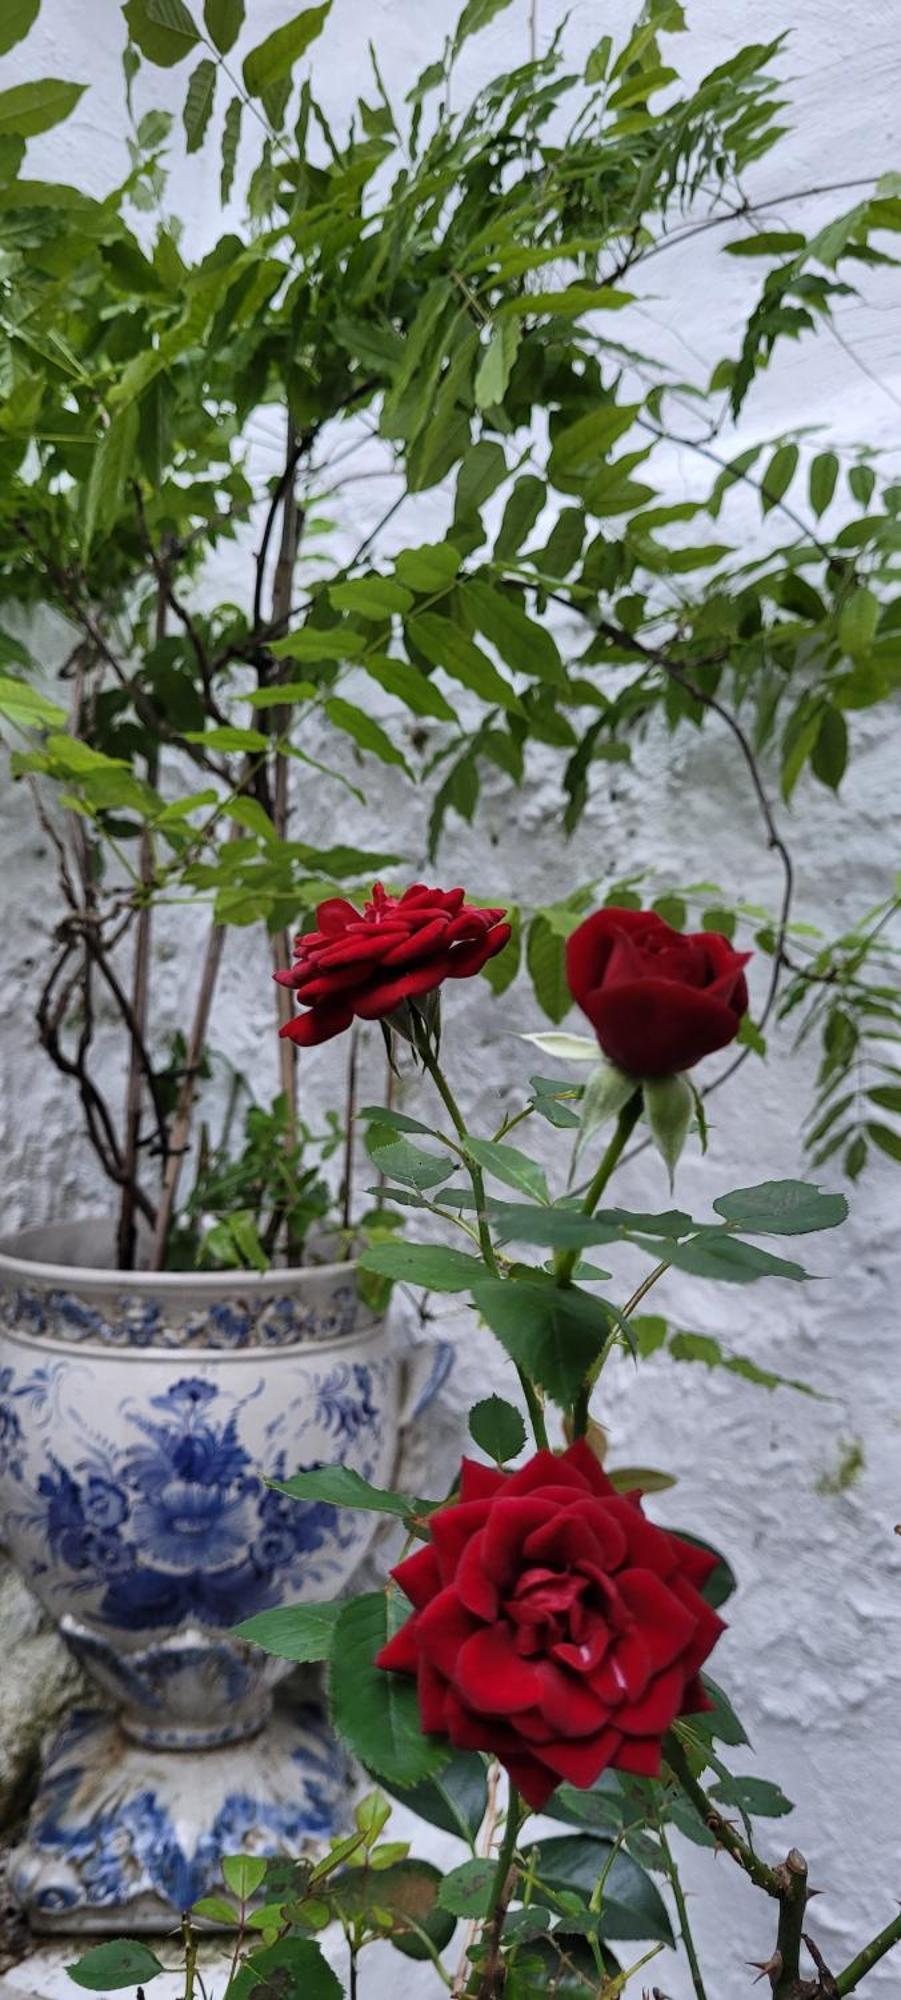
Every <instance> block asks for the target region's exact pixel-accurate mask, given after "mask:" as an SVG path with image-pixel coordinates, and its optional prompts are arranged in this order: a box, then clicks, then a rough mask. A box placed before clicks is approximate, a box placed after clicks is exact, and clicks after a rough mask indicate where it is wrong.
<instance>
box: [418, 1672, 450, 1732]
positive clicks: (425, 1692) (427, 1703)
mask: <svg viewBox="0 0 901 2000" xmlns="http://www.w3.org/2000/svg"><path fill="white" fill-rule="evenodd" d="M416 1699H417V1701H418V1703H419V1719H420V1722H421V1723H422V1726H423V1729H424V1730H425V1732H426V1735H427V1736H432V1735H444V1733H445V1730H446V1727H447V1724H446V1714H447V1681H446V1680H445V1678H444V1675H443V1674H439V1673H438V1672H436V1669H435V1668H434V1667H433V1666H431V1665H430V1663H429V1661H428V1660H420V1662H419V1671H418V1673H417V1675H416Z"/></svg>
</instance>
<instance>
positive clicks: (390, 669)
mask: <svg viewBox="0 0 901 2000" xmlns="http://www.w3.org/2000/svg"><path fill="white" fill-rule="evenodd" d="M360 666H361V667H362V669H363V672H364V673H366V674H368V675H369V677H370V679H371V680H374V681H376V682H377V684H378V686H379V687H380V688H383V689H384V691H385V693H386V694H390V695H393V696H394V698H395V700H396V701H402V702H403V703H404V705H405V707H406V708H409V709H410V710H411V711H412V713H413V714H414V715H432V716H434V717H435V719H436V721H438V722H456V719H457V717H456V713H455V711H454V709H452V708H451V705H450V702H449V701H445V699H444V696H443V694H442V692H441V689H440V688H437V687H436V686H435V684H434V681H430V680H429V678H428V675H427V674H424V673H421V672H420V670H419V668H418V667H414V666H413V665H412V664H411V663H410V661H408V660H392V659H389V658H388V656H387V654H384V653H379V654H372V653H370V654H369V655H368V656H367V658H366V659H363V660H361V661H360ZM492 962H493V961H492Z"/></svg>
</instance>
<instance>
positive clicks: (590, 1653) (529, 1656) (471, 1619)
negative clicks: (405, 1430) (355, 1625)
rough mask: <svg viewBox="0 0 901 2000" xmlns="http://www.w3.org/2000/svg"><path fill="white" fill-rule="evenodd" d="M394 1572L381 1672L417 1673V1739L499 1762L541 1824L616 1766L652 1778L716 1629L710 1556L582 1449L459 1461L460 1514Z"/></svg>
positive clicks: (693, 1698) (704, 1704) (695, 1700)
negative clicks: (707, 1584) (509, 1464)
mask: <svg viewBox="0 0 901 2000" xmlns="http://www.w3.org/2000/svg"><path fill="white" fill-rule="evenodd" d="M429 1532H430V1535H431V1541H430V1542H429V1544H428V1545H427V1546H426V1547H425V1548H422V1549H420V1550H418V1551H417V1553H416V1554H415V1555H412V1556H408V1557H407V1559H406V1561H405V1562H402V1563H400V1564H399V1565H398V1567H397V1569H395V1570H394V1571H393V1575H394V1576H395V1577H396V1578H397V1581H398V1583H399V1584H400V1586H401V1589H402V1590H403V1591H404V1592H405V1594H406V1596H407V1597H408V1598H409V1599H410V1602H411V1603H412V1604H413V1605H415V1607H416V1608H415V1610H414V1612H413V1616H412V1617H411V1618H408V1619H407V1622H406V1624H405V1625H402V1626H401V1628H400V1630H399V1631H398V1632H396V1633H395V1635H394V1637H393V1639H390V1640H389V1641H388V1644H387V1646H384V1647H383V1648H382V1650H381V1652H380V1653H379V1656H378V1661H377V1664H378V1665H379V1666H380V1667H392V1668H394V1669H395V1670H396V1671H397V1672H398V1673H406V1674H415V1676H416V1686H417V1694H418V1698H419V1712H420V1716H421V1718H422V1726H423V1729H425V1730H427V1731H430V1732H432V1733H433V1734H435V1735H438V1736H446V1737H449V1739H450V1741H451V1743H453V1744H454V1745H455V1746H456V1748H457V1749H460V1750H488V1751H491V1752H492V1753H493V1754H494V1755H495V1756H496V1757H499V1758H500V1760H501V1763H502V1764H504V1765H505V1766H506V1768H507V1770H508V1772H509V1774H510V1777H511V1779H512V1782H513V1783H514V1784H515V1785H517V1786H518V1787H519V1790H520V1791H521V1792H522V1794H523V1796H524V1798H526V1799H527V1800H528V1803H529V1805H530V1806H533V1807H534V1808H535V1810H536V1811H540V1809H541V1807H542V1806H543V1805H544V1804H545V1803H546V1801H547V1799H548V1798H549V1797H550V1795H551V1793H552V1791H553V1790H554V1788H555V1786H557V1785H559V1784H561V1783H562V1782H564V1781H565V1782H566V1783H568V1784H572V1785H581V1786H587V1785H593V1784H594V1782H595V1779H596V1778H598V1777H599V1776H600V1774H601V1772H602V1771H604V1770H606V1768H607V1765H608V1764H612V1765H615V1766H616V1768H617V1769H618V1770H620V1771H635V1772H639V1773H640V1774H641V1775H642V1776H645V1777H653V1776H655V1774H656V1772H657V1771H658V1769H659V1766H660V1742H661V1738H662V1736H663V1734H664V1732H665V1731H666V1730H667V1729H668V1728H669V1726H670V1724H671V1722H673V1721H674V1720H675V1717H676V1716H677V1715H689V1714H692V1713H693V1712H696V1711H697V1710H699V1709H704V1708H708V1707H709V1705H710V1704H709V1702H708V1701H707V1698H706V1696H705V1694H704V1691H703V1689H702V1687H701V1684H700V1682H699V1680H698V1679H697V1675H698V1670H699V1668H700V1667H701V1665H702V1663H703V1661H704V1660H706V1658H707V1655H708V1653H709V1652H710V1651H711V1650H712V1648H713V1646H715V1644H716V1641H717V1639H718V1638H719V1635H720V1633H721V1632H722V1631H723V1630H724V1627H723V1622H722V1619H720V1618H718V1617H717V1616H716V1613H715V1612H714V1611H711V1609H710V1606H709V1605H708V1604H706V1603H705V1601H704V1599H703V1597H701V1596H700V1594H699V1589H698V1586H699V1585H701V1584H703V1583H704V1581H705V1579H706V1578H707V1577H708V1576H709V1574H710V1572H711V1570H712V1569H713V1568H714V1567H715V1563H716V1557H715V1556H711V1555H709V1554H707V1553H705V1552H704V1551H703V1550H701V1549H698V1548H695V1547H694V1546H693V1545H691V1544H690V1543H688V1542H683V1541H680V1539H679V1537H678V1535H671V1534H668V1533H667V1532H666V1531H665V1530H664V1529H662V1528H655V1527H652V1525H651V1523H650V1522H649V1521H646V1520H645V1518H644V1515H643V1513H642V1511H641V1502H640V1498H639V1496H638V1495H637V1494H629V1495H624V1494H620V1493H617V1492H616V1490H615V1489H614V1487H613V1486H611V1484H610V1481H609V1479H607V1477H606V1475H605V1474H604V1473H603V1472H602V1471H601V1468H600V1466H599V1464H598V1462H597V1460H596V1458H595V1457H594V1455H593V1453H592V1452H591V1451H590V1450H589V1447H588V1446H587V1444H585V1442H584V1441H583V1440H580V1441H579V1442H578V1443H577V1444H573V1445H570V1447H569V1450H568V1451H565V1452H564V1453H563V1454H562V1456H560V1457H555V1456H554V1454H553V1452H549V1451H539V1452H537V1453H536V1455H535V1457H534V1458H531V1459H530V1460H529V1463H528V1465H524V1466H522V1467H521V1468H520V1470H519V1471H518V1472H514V1473H508V1472H497V1471H495V1470H494V1468H493V1467H490V1466H486V1465H477V1464H475V1463H473V1462H472V1461H471V1460H469V1459H464V1461H463V1467H462V1472H461V1479H460V1499H459V1500H458V1501H455V1502H454V1503H453V1504H452V1505H450V1506H448V1507H442V1508H441V1509H440V1510H439V1511H438V1513H436V1514H432V1515H430V1517H429Z"/></svg>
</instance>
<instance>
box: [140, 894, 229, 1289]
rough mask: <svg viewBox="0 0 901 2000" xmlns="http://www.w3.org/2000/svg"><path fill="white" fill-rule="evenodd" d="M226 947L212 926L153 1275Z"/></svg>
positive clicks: (221, 930) (162, 1250)
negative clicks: (223, 948)
mask: <svg viewBox="0 0 901 2000" xmlns="http://www.w3.org/2000/svg"><path fill="white" fill-rule="evenodd" d="M224 943H225V926H224V925H223V924H217V923H214V924H213V925H212V926H211V929H210V935H209V938H208V940H207V948H206V956H205V958H204V962H203V971H202V973H201V977H200V987H199V990H198V994H197V1001H196V1004H195V1008H194V1019H193V1022H192V1024H191V1033H190V1036H189V1038H188V1048H187V1055H186V1058H185V1070H184V1076H183V1078H182V1084H181V1089H180V1091H179V1094H178V1103H177V1105H176V1107H175V1118H174V1120H173V1124H172V1136H171V1139H170V1142H169V1157H168V1159H167V1161H166V1171H165V1174H164V1177H163V1191H162V1195H161V1196H160V1204H159V1209H158V1211H157V1217H156V1228H155V1230H154V1236H153V1249H152V1252H151V1258H150V1268H151V1270H152V1271H161V1270H162V1268H163V1261H164V1258H165V1255H166V1243H167V1239H168V1235H169V1229H170V1225H171V1222H172V1212H173V1208H174V1204H175V1196H176V1194H177V1192H178V1183H179V1178H180V1175H181V1165H182V1160H183V1158H184V1154H185V1151H186V1149H187V1143H188V1134H189V1132H190V1129H191V1113H192V1111H193V1108H194V1097H195V1094H196V1090H197V1078H198V1075H199V1072H200V1064H201V1059H202V1056H203V1048H204V1043H205V1041H206V1034H207V1025H208V1022H209V1015H210V1008H211V1006H212V1002H213V994H214V992H215V988H216V980H217V978H218V975H219V964H220V960H221V958H222V947H223V945H224Z"/></svg>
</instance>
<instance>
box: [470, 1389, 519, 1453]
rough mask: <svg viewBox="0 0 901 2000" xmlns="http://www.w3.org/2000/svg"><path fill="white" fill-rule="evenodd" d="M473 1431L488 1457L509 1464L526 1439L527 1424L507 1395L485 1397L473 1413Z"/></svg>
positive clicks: (475, 1406) (471, 1425) (472, 1434)
mask: <svg viewBox="0 0 901 2000" xmlns="http://www.w3.org/2000/svg"><path fill="white" fill-rule="evenodd" d="M469 1434H470V1436H471V1438H472V1439H473V1442H474V1443H475V1444H477V1445H478V1447H479V1450H480V1451H484V1452H485V1453H486V1455H487V1457H488V1458H493V1459H496V1461H497V1463H498V1465H505V1464H506V1462H507V1460H508V1459H511V1458H516V1457H517V1455H518V1453H519V1452H521V1451H522V1449H523V1446H524V1445H525V1442H526V1427H525V1424H524V1422H523V1419H522V1417H521V1416H520V1413H519V1411H518V1410H517V1409H514V1406H513V1404H512V1403H508V1402H506V1401H505V1399H504V1397H503V1396H485V1397H484V1398H483V1400H482V1401H481V1402H480V1403H475V1404H474V1405H473V1407H472V1409H471V1410H470V1412H469Z"/></svg>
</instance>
